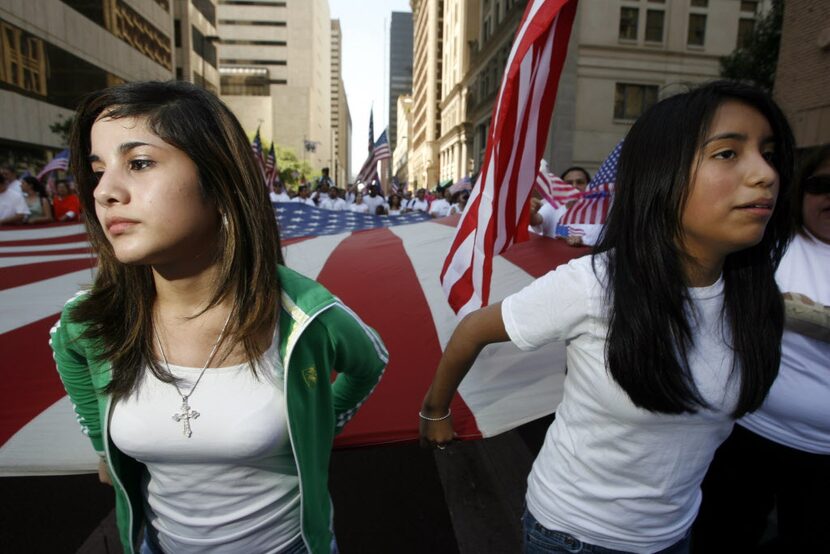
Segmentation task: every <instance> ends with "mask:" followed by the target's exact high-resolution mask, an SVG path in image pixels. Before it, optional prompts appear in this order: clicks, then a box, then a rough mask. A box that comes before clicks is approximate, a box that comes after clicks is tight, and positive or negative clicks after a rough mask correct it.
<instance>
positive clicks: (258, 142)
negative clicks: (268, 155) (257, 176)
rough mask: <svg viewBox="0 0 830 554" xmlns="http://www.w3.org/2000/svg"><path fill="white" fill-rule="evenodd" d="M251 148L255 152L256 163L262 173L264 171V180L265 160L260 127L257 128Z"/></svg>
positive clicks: (263, 173) (263, 178) (263, 177)
mask: <svg viewBox="0 0 830 554" xmlns="http://www.w3.org/2000/svg"><path fill="white" fill-rule="evenodd" d="M251 150H252V151H253V153H254V160H256V164H257V167H259V171H260V173H262V180H263V182H264V181H265V180H266V176H265V160H263V158H262V155H263V152H262V139H261V138H260V136H259V127H257V128H256V135H254V140H253V142H252V143H251Z"/></svg>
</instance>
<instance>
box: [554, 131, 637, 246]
mask: <svg viewBox="0 0 830 554" xmlns="http://www.w3.org/2000/svg"><path fill="white" fill-rule="evenodd" d="M622 145H623V141H620V142H619V143H618V144H617V146H615V147H614V150H612V151H611V153H610V154H609V155H608V157H607V158H605V161H603V162H602V165H600V166H599V170H598V171H597V174H596V175H594V178H593V179H591V182H590V183H588V189H587V190H586V191H585V192H584V193H583V194H582V197H581V198H580V199H579V200H578V201H576V202H575V203H574V204H573V205H572V206H571V207H570V208H568V211H567V212H565V214H564V215H563V216H562V219H560V220H559V224H558V225H557V226H556V234H557V236H563V237H568V236H581V235H584V234H585V233H584V231H585V227H583V226H586V225H603V224H604V223H605V220H606V219H607V218H608V211H609V210H610V209H611V202H612V201H613V199H614V182H615V181H616V179H617V164H618V163H619V161H620V151H621V150H622Z"/></svg>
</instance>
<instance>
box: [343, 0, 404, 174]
mask: <svg viewBox="0 0 830 554" xmlns="http://www.w3.org/2000/svg"><path fill="white" fill-rule="evenodd" d="M329 9H330V10H331V18H332V19H339V20H340V29H341V31H342V33H343V42H342V44H343V64H342V72H343V82H344V84H345V86H346V98H347V99H348V101H349V111H350V112H351V116H352V160H351V171H352V174H353V175H354V174H356V173H357V172H358V171H360V166H362V165H363V162H364V161H366V155H367V146H368V142H369V109H370V108H371V107H372V104H373V103H374V125H375V139H377V138H378V137H379V136H380V134H381V133H382V132H383V129H384V128H386V125H387V123H388V121H389V114H388V113H387V112H388V111H389V98H388V90H389V86H388V84H387V83H388V82H389V20H390V19H391V17H392V16H391V13H392V12H393V11H394V12H411V11H412V9H411V8H410V6H409V0H329Z"/></svg>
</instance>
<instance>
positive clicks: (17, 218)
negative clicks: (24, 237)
mask: <svg viewBox="0 0 830 554" xmlns="http://www.w3.org/2000/svg"><path fill="white" fill-rule="evenodd" d="M30 213H31V211H30V210H29V206H28V205H27V204H26V199H25V198H23V195H22V194H21V193H19V192H15V191H13V190H12V189H11V187H10V186H9V181H8V180H7V177H6V176H5V172H4V174H3V175H0V225H14V224H17V223H24V222H25V221H26V217H27V216H28V215H29V214H30Z"/></svg>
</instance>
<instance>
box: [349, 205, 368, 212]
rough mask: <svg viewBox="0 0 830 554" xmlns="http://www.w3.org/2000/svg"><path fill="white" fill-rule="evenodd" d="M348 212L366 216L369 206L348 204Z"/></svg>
mask: <svg viewBox="0 0 830 554" xmlns="http://www.w3.org/2000/svg"><path fill="white" fill-rule="evenodd" d="M349 211H350V212H356V213H359V214H368V213H369V206H367V205H366V204H349Z"/></svg>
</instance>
